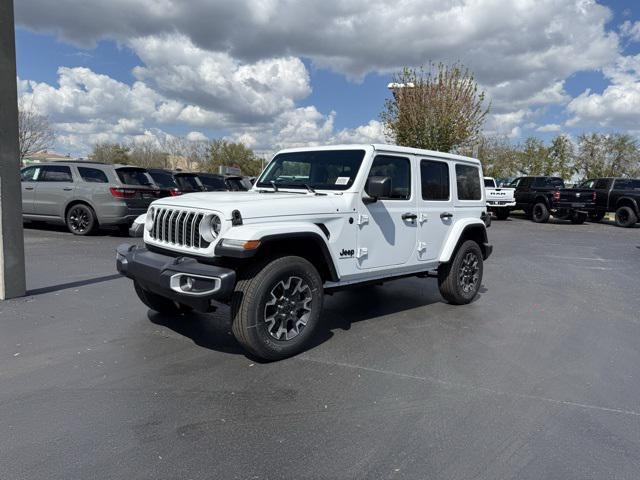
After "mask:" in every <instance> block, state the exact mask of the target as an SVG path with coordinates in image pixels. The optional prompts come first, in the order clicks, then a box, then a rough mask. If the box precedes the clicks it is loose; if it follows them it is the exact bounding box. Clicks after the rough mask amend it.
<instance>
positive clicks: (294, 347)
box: [231, 256, 324, 361]
mask: <svg viewBox="0 0 640 480" xmlns="http://www.w3.org/2000/svg"><path fill="white" fill-rule="evenodd" d="M292 278H297V279H301V280H302V282H303V283H304V284H305V285H306V286H308V287H309V290H308V291H309V295H310V298H311V302H310V307H309V309H310V312H309V313H308V317H307V320H306V324H305V325H304V326H303V327H302V328H300V329H299V333H296V335H295V336H294V337H293V338H290V339H279V338H275V337H274V333H273V332H271V331H270V328H271V327H270V326H269V324H268V323H267V319H266V318H267V317H266V312H267V303H268V302H269V301H271V299H273V298H274V297H273V296H272V292H273V290H274V289H275V288H276V287H277V286H278V285H279V284H281V283H282V284H285V283H286V282H287V281H289V279H292ZM322 284H323V282H322V278H321V277H320V274H319V273H318V270H317V269H316V268H315V267H314V266H313V265H312V264H311V263H310V262H309V261H308V260H306V259H304V258H302V257H297V256H284V257H277V258H273V259H268V260H264V261H263V262H260V263H258V264H256V265H253V266H250V267H248V268H247V269H246V270H244V271H240V272H239V280H238V282H237V283H236V286H235V291H234V293H233V296H232V299H231V320H232V331H233V335H234V336H235V338H236V340H238V342H239V343H240V344H241V345H242V346H243V347H244V348H245V349H246V350H247V351H248V352H249V353H250V354H252V355H254V356H256V357H258V358H261V359H263V360H268V361H273V360H280V359H283V358H287V357H290V356H292V355H295V354H297V353H299V352H301V351H303V350H304V349H305V348H306V347H307V346H308V345H309V341H310V340H311V339H312V337H313V334H314V332H315V331H316V329H317V326H318V324H319V322H320V313H321V311H322V302H323V300H324V290H323V286H322ZM270 332H271V333H270Z"/></svg>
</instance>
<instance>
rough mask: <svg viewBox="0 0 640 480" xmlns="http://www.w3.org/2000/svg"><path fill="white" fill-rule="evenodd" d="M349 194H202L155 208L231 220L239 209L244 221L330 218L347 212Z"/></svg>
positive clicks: (167, 201)
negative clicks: (214, 213)
mask: <svg viewBox="0 0 640 480" xmlns="http://www.w3.org/2000/svg"><path fill="white" fill-rule="evenodd" d="M344 197H345V195H334V194H331V193H330V194H327V195H313V194H310V193H306V192H275V193H273V192H269V193H259V192H258V191H256V190H249V191H248V192H198V193H187V194H185V195H180V196H178V197H165V198H163V199H161V200H157V201H155V202H153V205H164V206H169V207H189V208H195V209H198V208H202V209H206V210H216V211H218V212H221V213H222V214H223V216H224V218H226V219H231V212H233V211H234V210H239V211H240V214H241V215H242V218H244V219H248V218H264V217H273V216H281V215H314V214H315V215H326V214H331V213H337V212H339V211H343V210H346V199H345V198H344Z"/></svg>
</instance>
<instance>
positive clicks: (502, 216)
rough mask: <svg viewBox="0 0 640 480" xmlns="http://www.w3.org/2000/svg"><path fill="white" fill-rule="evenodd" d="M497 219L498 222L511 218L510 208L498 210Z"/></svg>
mask: <svg viewBox="0 0 640 480" xmlns="http://www.w3.org/2000/svg"><path fill="white" fill-rule="evenodd" d="M496 218H497V219H498V220H506V219H507V218H509V209H508V208H499V209H497V210H496Z"/></svg>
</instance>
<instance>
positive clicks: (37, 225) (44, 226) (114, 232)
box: [22, 221, 129, 237]
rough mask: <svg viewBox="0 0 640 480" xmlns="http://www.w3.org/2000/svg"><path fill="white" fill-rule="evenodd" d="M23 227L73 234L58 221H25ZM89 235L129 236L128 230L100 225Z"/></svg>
mask: <svg viewBox="0 0 640 480" xmlns="http://www.w3.org/2000/svg"><path fill="white" fill-rule="evenodd" d="M22 225H23V228H24V229H26V230H43V231H47V232H60V233H68V234H69V235H73V234H72V233H71V232H70V231H69V229H68V228H67V227H66V226H64V225H58V224H56V223H45V222H38V221H32V222H25V223H23V224H22ZM88 236H89V237H101V236H108V237H129V233H128V232H126V233H125V232H123V231H120V230H119V229H118V228H116V227H100V228H98V229H97V230H96V231H95V232H93V233H91V234H90V235H88Z"/></svg>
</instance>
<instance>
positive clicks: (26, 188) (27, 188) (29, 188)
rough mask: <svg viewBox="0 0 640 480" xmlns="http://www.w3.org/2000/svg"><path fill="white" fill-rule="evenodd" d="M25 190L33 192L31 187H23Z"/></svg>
mask: <svg viewBox="0 0 640 480" xmlns="http://www.w3.org/2000/svg"><path fill="white" fill-rule="evenodd" d="M24 189H25V190H33V187H24Z"/></svg>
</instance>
